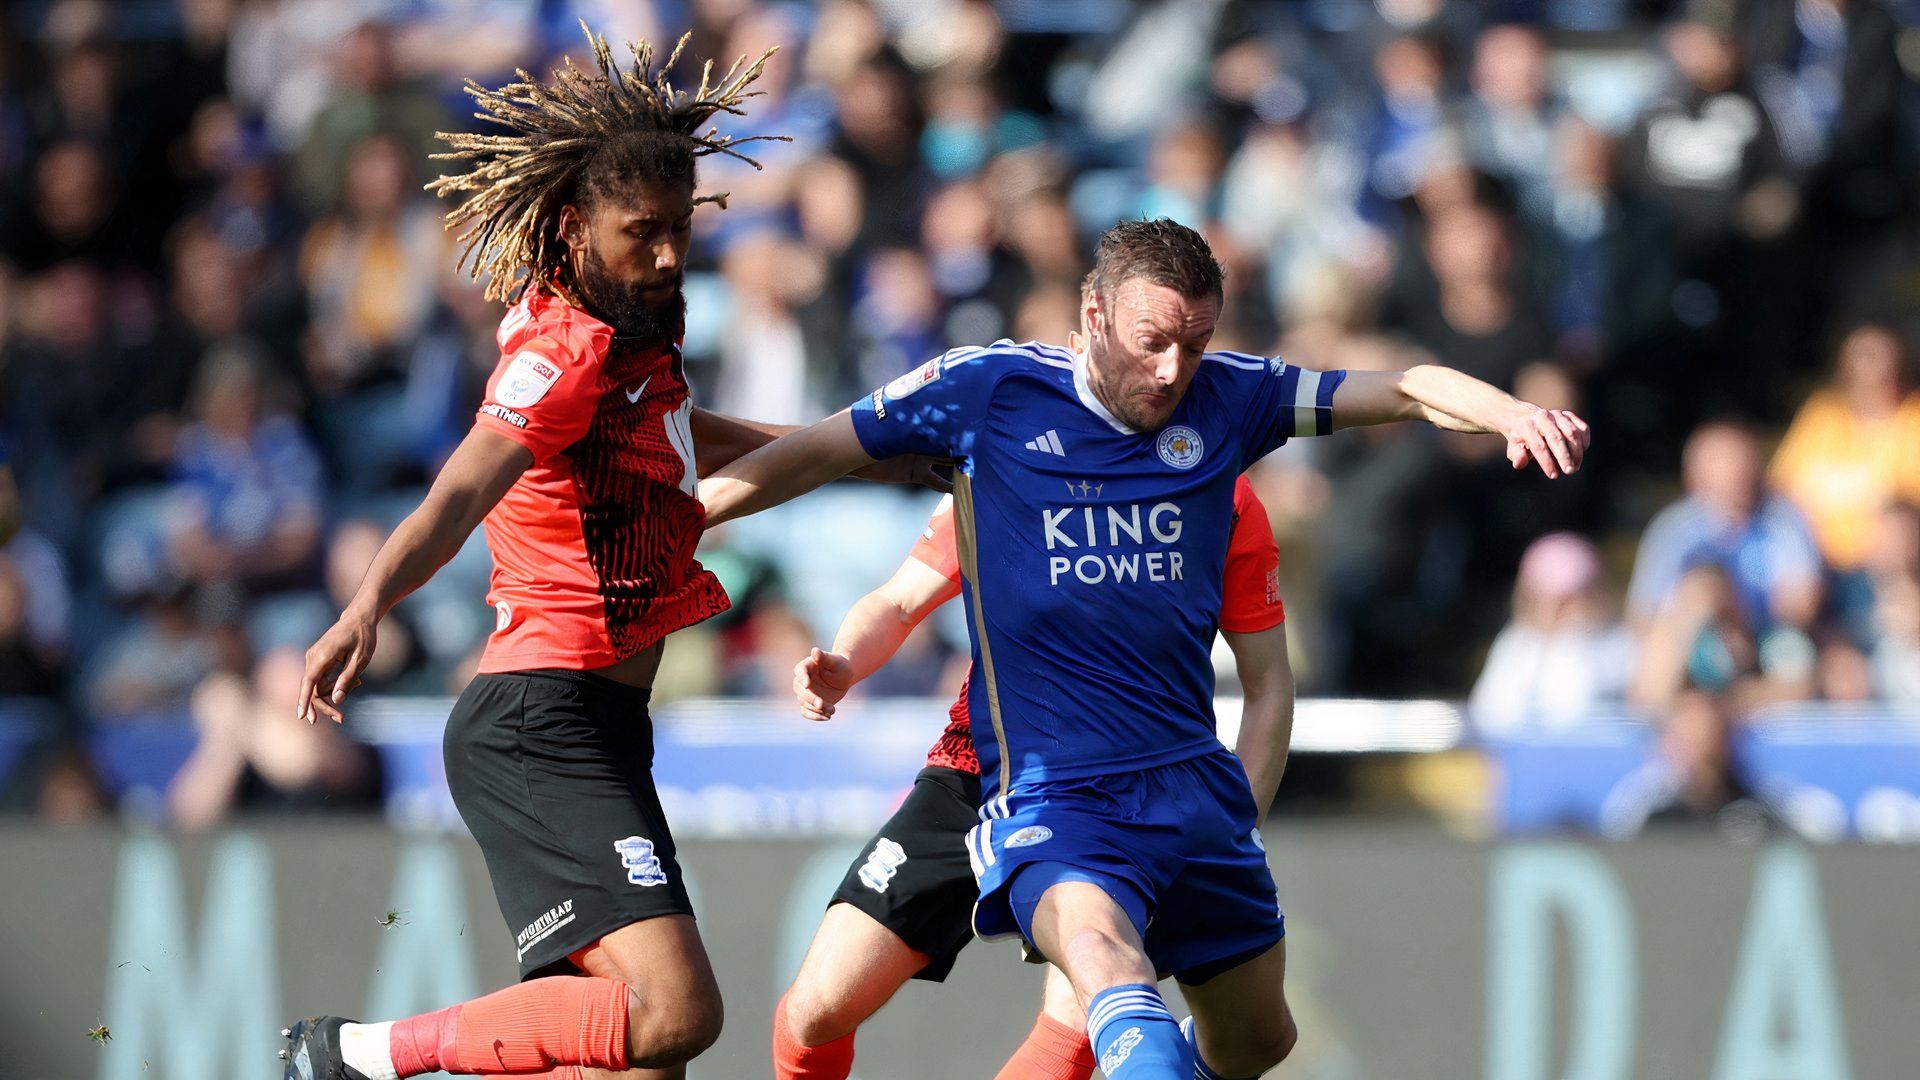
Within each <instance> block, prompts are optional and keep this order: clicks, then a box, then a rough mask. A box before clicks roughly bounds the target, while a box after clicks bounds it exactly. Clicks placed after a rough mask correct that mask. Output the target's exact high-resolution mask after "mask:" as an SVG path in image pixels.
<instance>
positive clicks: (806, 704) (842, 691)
mask: <svg viewBox="0 0 1920 1080" xmlns="http://www.w3.org/2000/svg"><path fill="white" fill-rule="evenodd" d="M852 686H853V661H851V660H848V659H847V658H846V657H844V656H841V655H840V654H839V653H830V652H827V651H826V650H825V649H818V648H816V649H814V650H813V651H812V652H810V653H808V654H807V657H806V659H804V660H802V661H800V662H799V663H797V664H795V665H793V697H794V700H796V701H798V702H799V703H800V715H801V716H804V717H806V718H807V719H809V720H829V719H832V717H833V707H834V706H835V705H838V704H840V699H841V698H843V697H846V696H847V691H848V690H849V689H850V688H851V687H852Z"/></svg>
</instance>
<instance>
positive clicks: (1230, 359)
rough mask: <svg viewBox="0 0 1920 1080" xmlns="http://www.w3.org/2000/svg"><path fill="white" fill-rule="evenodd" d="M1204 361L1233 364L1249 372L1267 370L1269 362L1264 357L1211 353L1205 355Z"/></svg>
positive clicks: (1233, 353) (1234, 353) (1232, 353)
mask: <svg viewBox="0 0 1920 1080" xmlns="http://www.w3.org/2000/svg"><path fill="white" fill-rule="evenodd" d="M1204 359H1207V360H1215V361H1218V362H1220V363H1222V364H1231V365H1233V366H1234V367H1237V368H1245V369H1246V370H1248V371H1265V370H1267V361H1266V359H1265V358H1264V357H1258V356H1248V355H1247V354H1246V353H1236V352H1210V353H1207V354H1205V356H1204Z"/></svg>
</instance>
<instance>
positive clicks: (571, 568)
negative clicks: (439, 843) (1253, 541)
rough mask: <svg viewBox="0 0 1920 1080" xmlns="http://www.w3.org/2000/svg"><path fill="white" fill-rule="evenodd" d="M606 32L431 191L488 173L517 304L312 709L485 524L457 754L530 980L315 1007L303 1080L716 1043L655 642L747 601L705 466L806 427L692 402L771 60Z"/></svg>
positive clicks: (526, 88)
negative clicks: (729, 120)
mask: <svg viewBox="0 0 1920 1080" xmlns="http://www.w3.org/2000/svg"><path fill="white" fill-rule="evenodd" d="M588 36H589V39H590V40H591V41H592V43H593V47H594V51H595V56H596V60H597V61H598V70H597V71H594V70H591V69H589V70H584V71H583V70H580V69H576V68H574V67H573V66H572V65H571V64H569V65H568V66H567V68H565V69H564V70H562V71H560V72H558V73H557V74H556V76H555V78H554V80H553V81H551V82H549V83H547V84H545V85H539V84H536V83H535V82H534V80H533V78H532V76H529V75H527V74H526V73H525V72H522V73H521V77H522V78H521V81H520V82H517V83H514V84H512V85H510V86H508V87H506V88H504V89H502V90H500V91H497V92H496V91H488V90H484V89H482V88H480V87H477V86H471V87H470V92H471V93H472V94H473V96H474V97H475V98H476V100H477V101H478V102H479V103H480V106H481V108H482V110H483V112H484V113H485V114H486V115H487V116H488V117H489V118H490V119H492V120H494V121H495V122H496V123H498V124H500V125H502V126H504V127H505V128H507V129H508V130H509V131H510V132H511V133H510V134H504V135H502V134H484V135H450V136H443V138H446V139H447V140H448V141H449V142H450V143H452V145H453V147H454V148H455V152H454V153H452V154H450V155H445V156H450V157H457V158H463V159H465V160H467V161H468V162H469V164H470V165H471V166H472V167H471V169H470V170H469V171H466V172H463V173H460V174H458V175H455V176H450V177H447V178H445V179H442V180H439V181H436V182H435V183H434V184H433V185H430V186H432V187H433V188H435V189H436V190H438V191H440V192H441V193H442V194H445V193H449V192H464V193H466V194H467V196H468V197H467V198H466V200H465V201H464V202H463V203H462V204H461V206H460V207H459V208H458V209H456V210H455V211H454V212H453V213H452V214H450V215H449V222H450V223H451V224H452V225H456V226H458V225H464V226H466V227H467V232H466V236H467V237H468V239H469V241H470V242H469V245H468V248H467V254H468V255H470V256H474V263H475V265H474V272H475V275H476V276H477V277H478V276H482V275H484V276H485V277H486V278H487V280H488V294H489V296H490V297H493V298H497V299H503V300H513V301H514V302H513V303H512V306H511V307H510V308H509V309H508V311H507V313H506V316H505V317H504V318H503V319H502V320H501V323H500V330H499V333H498V343H499V346H500V359H499V362H498V365H497V367H496V368H495V370H494V373H493V376H492V378H491V379H490V380H489V382H488V387H487V393H486V398H485V400H484V402H483V403H482V404H481V405H480V409H479V414H478V416H477V417H476V419H475V423H474V426H473V430H472V431H471V432H470V433H469V434H468V435H467V437H466V439H465V440H464V441H463V442H462V443H461V444H460V446H459V448H458V449H457V450H455V451H454V453H453V455H452V457H451V458H450V459H449V460H448V461H447V463H446V465H445V467H444V468H443V469H442V470H441V472H440V474H439V476H437V477H436V478H435V480H434V483H433V486H432V488H431V490H430V491H429V492H428V494H427V496H426V499H425V501H424V502H423V503H422V504H421V505H420V507H419V508H418V509H417V510H415V511H414V512H413V513H412V514H411V515H410V516H409V517H408V518H407V519H406V520H405V521H404V522H402V523H401V524H400V526H399V527H398V528H397V529H396V530H395V531H394V534H393V536H392V537H391V538H390V539H389V540H388V541H387V543H386V546H385V547H384V548H382V549H381V551H380V554H379V556H378V558H377V559H376V560H375V561H374V564H373V566H372V568H371V569H370V570H369V571H368V573H367V576H366V579H365V581H364V582H362V584H361V586H360V589H359V591H358V593H357V594H356V595H355V596H354V598H353V600H352V602H351V603H350V604H349V605H348V607H347V610H346V611H345V612H344V613H343V614H342V615H341V617H340V620H339V621H338V622H337V623H336V624H335V625H334V626H333V627H332V628H331V629H329V630H328V631H327V633H326V634H325V636H323V637H322V638H321V639H320V641H319V642H318V643H316V644H315V645H314V646H313V647H312V648H311V649H310V650H308V653H307V666H306V680H305V684H304V685H303V687H302V689H301V697H300V705H299V710H300V714H301V715H302V716H304V717H306V718H307V719H309V720H311V719H313V718H314V717H315V716H322V717H326V718H328V719H331V720H336V721H337V720H339V719H340V707H341V703H342V702H343V701H344V700H345V698H346V695H347V694H348V693H349V692H350V691H351V690H352V689H353V687H354V685H355V684H356V683H357V681H358V679H359V675H360V672H361V670H362V669H363V668H364V667H365V665H366V662H367V659H368V657H369V656H370V655H371V654H372V652H373V648H374V640H375V628H376V627H377V626H378V624H379V621H380V619H381V617H382V616H383V615H385V614H386V613H387V611H388V610H390V609H391V608H392V607H393V605H394V604H395V603H397V602H398V601H399V600H400V599H401V598H402V597H404V596H406V595H407V594H408V593H410V592H412V591H413V590H414V589H416V588H418V587H419V586H420V585H421V584H422V583H423V582H425V581H426V580H427V579H428V578H429V577H431V576H432V575H433V574H434V572H435V571H437V570H438V569H439V568H440V567H441V566H442V565H443V564H445V562H446V561H447V560H448V559H449V558H451V557H452V555H453V554H454V552H456V551H457V550H458V549H459V548H460V546H461V544H462V543H463V542H464V541H465V540H466V538H467V536H468V535H469V534H470V533H471V532H472V530H473V528H474V526H475V525H478V524H480V523H481V522H482V521H483V520H484V522H485V526H486V535H487V542H488V546H489V547H490V548H491V549H492V552H493V575H492V581H491V587H490V589H489V591H488V596H487V599H488V602H489V603H490V604H492V606H493V609H494V613H495V617H496V618H495V626H496V628H495V630H494V632H493V635H492V636H491V637H490V638H489V639H488V641H487V646H486V651H485V653H484V655H483V656H482V658H481V661H480V665H479V674H478V675H477V676H476V677H475V679H474V680H473V682H472V683H471V684H470V685H469V686H468V687H467V689H466V691H465V692H464V693H463V694H462V695H461V696H460V699H459V702H458V704H456V705H455V706H454V710H453V714H452V716H451V717H450V718H449V719H448V721H447V730H446V740H445V753H446V774H447V782H448V785H449V787H450V788H451V789H452V793H453V797H454V802H455V804H456V805H457V806H458V807H459V810H460V815H461V817H462V818H463V819H464V820H465V822H466V824H467V827H468V829H469V830H470V831H471V832H472V833H473V837H474V839H475V840H476V841H478V843H479V845H480V849H481V851H482V852H483V854H484V855H485V856H486V861H487V869H488V871H489V873H490V875H491V877H492V879H493V886H494V893H495V895H496V897H497V899H498V900H499V903H500V908H501V911H502V913H503V914H504V915H505V916H506V920H507V924H508V927H509V929H510V930H511V931H512V932H513V933H514V935H515V948H516V950H517V952H518V956H519V961H520V971H521V977H522V979H523V980H524V981H522V982H521V983H520V984H519V985H517V986H513V987H509V988H507V989H505V990H501V991H498V992H496V993H494V994H491V995H489V996H487V997H483V998H480V999H477V1000H475V1001H470V1002H466V1003H464V1004H462V1005H455V1006H453V1007H451V1008H448V1009H443V1010H440V1011H439V1012H434V1013H429V1014H426V1015H424V1016H417V1017H412V1018H409V1019H404V1020H400V1021H398V1022H392V1021H389V1022H385V1023H371V1024H360V1023H354V1022H349V1021H346V1020H343V1019H342V1018H340V1017H313V1018H309V1019H306V1020H302V1021H300V1022H299V1023H298V1024H296V1025H294V1027H292V1028H290V1029H288V1030H287V1031H286V1032H284V1034H285V1035H286V1036H287V1038H288V1041H289V1042H288V1046H287V1048H286V1049H285V1050H283V1051H282V1052H281V1056H282V1057H283V1058H285V1059H286V1062H287V1065H286V1070H285V1074H286V1077H287V1078H288V1080H396V1078H397V1077H405V1076H414V1075H418V1074H420V1073H429V1072H436V1071H444V1072H450V1073H468V1074H512V1075H519V1076H526V1075H540V1076H547V1077H552V1078H556V1080H575V1078H579V1077H582V1076H584V1075H588V1073H587V1072H583V1070H588V1072H590V1073H591V1074H593V1075H600V1074H602V1073H608V1072H610V1073H627V1072H632V1074H633V1075H638V1076H661V1077H678V1076H682V1075H684V1064H685V1062H687V1061H688V1060H690V1059H691V1058H693V1057H694V1056H696V1055H698V1054H699V1053H700V1052H701V1051H703V1050H705V1049H706V1048H707V1047H708V1046H710V1045H711V1044H712V1043H713V1041H714V1040H715V1039H716V1038H717V1037H718V1036H719V1032H720V1019H721V1006H720V992H719V988H718V987H717V986H716V985H715V982H714V977H713V971H712V968H711V967H710V965H709V963H708V960H707V955H706V951H705V949H704V947H703V946H702V944H701V941H700V935H699V933H698V932H697V930H696V929H695V927H694V920H693V908H692V905H691V903H690V902H689V900H688V896H687V889H686V885H685V882H684V881H683V880H682V878H681V875H680V871H679V866H678V864H677V862H676V861H675V853H674V843H673V837H672V835H671V833H670V832H669V831H668V829H667V822H666V818H665V816H664V815H663V813H662V811H661V807H660V800H659V797H658V795H657V793H656V792H655V788H654V782H653V776H652V760H653V735H652V727H651V724H650V722H649V719H648V714H647V704H648V697H649V693H650V690H649V688H650V687H651V685H652V681H653V676H654V672H655V669H656V668H657V667H658V665H659V662H660V643H661V640H662V639H663V638H665V637H666V636H667V635H668V634H670V633H672V632H673V631H674V630H677V629H679V628H681V627H684V626H688V625H691V624H693V623H696V622H699V621H700V620H702V619H705V618H707V617H709V616H712V615H714V614H716V613H718V612H721V611H724V610H726V608H727V596H726V593H725V592H724V591H723V590H722V589H721V587H720V583H719V582H718V581H717V580H716V579H715V578H714V576H713V575H712V574H711V573H709V572H708V571H707V570H705V569H704V568H703V567H702V566H701V565H700V563H699V562H698V561H697V560H696V559H695V558H694V548H695V546H696V545H697V544H698V543H699V541H700V535H701V531H702V529H703V526H704V515H703V511H702V509H701V506H700V503H699V501H698V500H697V499H696V498H695V484H696V482H697V480H698V477H699V476H700V475H702V474H704V473H706V472H708V471H711V470H712V469H715V468H718V467H720V466H721V465H724V464H725V463H727V462H729V461H731V460H733V459H734V458H735V457H738V456H739V455H740V454H742V453H745V452H746V451H748V450H751V449H753V448H755V447H757V446H759V445H761V444H762V443H764V442H766V441H767V440H768V439H770V438H772V437H773V436H774V435H777V434H779V433H780V432H781V431H782V430H784V429H780V428H774V427H769V426H764V425H755V424H750V423H747V422H744V421H738V420H733V419H730V418H727V417H722V416H716V415H714V414H711V413H708V412H705V411H703V410H701V409H697V408H695V407H694V405H693V401H692V398H691V396H690V393H689V388H688V385H687V377H686V370H685V366H684V363H683V361H682V357H681V354H680V347H679V340H680V337H681V334H682V323H683V317H684V314H685V301H684V297H683V294H682V288H681V280H682V268H683V265H684V262H685V259H686V254H687V248H688V244H689V242H690V241H691V238H692V220H693V211H694V207H695V206H696V205H697V204H698V203H701V202H705V201H709V199H711V198H716V197H711V196H710V197H708V198H696V197H695V195H694V180H695V162H696V160H697V158H698V157H699V156H700V155H703V154H707V153H714V152H719V153H728V154H734V155H735V156H741V155H739V154H738V152H737V151H736V150H735V149H734V147H735V146H736V145H737V144H738V142H741V141H745V140H735V139H730V138H728V137H725V136H718V135H714V134H711V133H709V134H707V135H705V136H702V135H700V134H699V132H700V130H701V129H702V127H703V126H704V125H705V124H706V122H707V120H708V119H709V118H710V117H711V116H712V115H713V114H714V113H715V112H719V111H727V112H731V113H738V112H739V111H740V108H739V106H740V102H741V101H742V99H743V98H744V97H746V96H749V95H748V94H747V92H746V88H747V87H748V85H749V84H751V83H752V81H753V80H754V78H755V77H756V76H758V74H759V72H760V68H761V64H763V63H764V62H765V57H762V58H761V61H760V63H756V64H753V65H748V66H744V67H743V65H742V64H736V65H735V67H734V70H732V71H730V72H728V74H727V75H726V77H725V78H723V79H721V80H720V81H719V83H718V84H717V85H710V84H708V83H707V82H705V81H704V80H703V82H702V85H701V87H700V89H699V90H698V91H697V92H695V93H693V94H686V93H684V92H680V91H676V90H675V89H674V88H673V87H672V86H670V85H669V84H668V82H667V78H666V74H665V73H666V71H667V70H668V69H670V68H671V67H672V66H673V59H672V58H670V59H669V60H668V61H667V63H666V64H664V65H662V66H661V68H660V69H659V71H660V73H659V74H657V75H656V74H655V73H654V72H653V70H652V67H651V59H652V57H651V51H650V50H649V49H648V47H647V46H646V45H645V43H642V44H640V45H639V46H638V47H637V48H636V52H635V57H636V60H637V68H636V70H635V71H633V72H622V71H620V70H619V69H618V68H617V67H616V66H615V65H614V63H613V59H612V56H611V53H610V52H609V50H608V48H607V45H606V41H605V39H603V38H600V37H598V36H597V35H593V34H592V33H591V32H589V35H588ZM684 44H685V39H682V45H684ZM677 56H678V52H677V51H676V53H675V58H677ZM709 73H710V72H709ZM897 471H899V470H898V469H893V470H889V472H897ZM316 947H317V944H316Z"/></svg>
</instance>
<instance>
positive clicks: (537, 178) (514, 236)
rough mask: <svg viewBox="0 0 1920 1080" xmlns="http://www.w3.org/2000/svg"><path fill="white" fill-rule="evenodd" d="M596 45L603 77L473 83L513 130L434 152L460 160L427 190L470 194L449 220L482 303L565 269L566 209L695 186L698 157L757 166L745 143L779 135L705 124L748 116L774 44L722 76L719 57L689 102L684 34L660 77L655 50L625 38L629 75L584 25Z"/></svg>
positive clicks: (490, 110) (567, 73) (448, 136)
mask: <svg viewBox="0 0 1920 1080" xmlns="http://www.w3.org/2000/svg"><path fill="white" fill-rule="evenodd" d="M580 29H581V30H583V31H585V32H586V35H587V41H588V42H589V43H590V44H591V45H592V46H593V57H594V63H595V66H596V67H597V68H598V70H597V71H582V70H581V69H579V68H577V67H575V66H574V64H573V60H572V59H571V58H568V60H567V62H566V66H565V67H564V68H561V69H559V70H557V71H555V72H554V73H553V80H552V81H551V82H547V83H541V82H540V81H539V80H537V79H535V78H534V77H533V76H532V75H531V74H529V73H528V72H527V71H526V70H525V69H524V68H522V69H516V71H515V74H517V75H518V76H519V77H520V78H519V81H518V82H513V83H509V84H507V85H506V86H504V87H502V88H500V89H499V90H489V89H487V88H486V87H484V86H481V85H480V84H479V83H476V82H474V81H473V80H472V79H468V80H467V93H468V94H470V95H472V96H473V99H474V101H475V102H477V103H478V105H479V108H480V111H478V112H476V113H474V116H475V117H477V118H479V119H481V120H490V121H492V122H493V123H495V124H498V125H500V126H502V127H504V128H507V129H508V130H509V131H510V132H512V134H507V135H497V134H469V133H462V132H445V131H443V132H439V133H438V138H440V139H442V140H443V141H445V142H446V143H448V144H449V145H450V146H452V147H453V149H452V150H449V151H446V152H444V153H439V154H435V155H433V157H434V158H435V159H436V160H452V161H465V162H470V163H471V164H472V166H473V167H472V168H471V169H469V170H467V171H466V172H463V173H459V174H457V175H453V176H443V177H441V178H440V179H438V180H435V181H433V182H432V183H430V184H428V185H427V190H429V191H431V192H433V193H434V194H436V195H443V196H444V195H448V194H451V193H454V192H465V193H468V195H467V198H466V199H465V201H463V202H462V203H461V204H460V205H459V206H458V207H456V208H454V209H453V210H452V211H450V212H448V214H447V228H448V229H459V230H460V234H459V240H460V241H461V242H462V243H463V244H464V246H463V247H462V248H461V251H460V262H459V266H460V268H461V269H465V270H467V271H468V272H469V273H470V274H471V275H472V276H473V278H474V279H475V280H480V279H481V278H483V277H484V278H485V279H486V285H487V290H486V294H487V298H488V299H491V300H510V299H512V298H513V296H514V294H515V293H516V292H517V291H518V290H519V288H520V287H521V285H522V284H525V283H528V282H540V283H548V282H552V281H553V279H554V277H555V274H556V272H561V271H564V270H565V269H566V244H565V242H564V241H562V240H561V238H560V208H561V207H562V206H563V205H565V204H566V203H568V202H571V201H574V200H576V199H580V198H583V197H588V198H590V197H596V196H599V195H602V194H605V193H606V192H607V191H609V190H612V188H613V186H614V185H615V184H616V183H618V182H620V181H623V180H636V179H646V180H680V179H684V180H685V181H686V182H687V183H689V184H691V183H692V182H693V172H694V159H695V158H697V157H701V156H704V155H707V154H725V155H727V156H728V157H733V158H738V159H740V160H741V161H744V162H746V163H747V164H749V165H751V166H753V167H754V168H755V169H758V168H760V163H759V162H758V161H755V160H754V159H753V158H750V157H748V156H747V155H745V154H743V153H741V152H740V151H739V150H738V149H736V147H738V146H740V145H741V144H742V143H749V142H758V141H764V140H776V141H779V142H790V141H791V140H790V139H789V138H788V137H787V136H784V135H751V136H745V137H737V136H731V135H722V134H720V131H719V129H718V128H708V129H707V132H706V134H704V135H702V134H700V133H699V131H700V128H701V127H702V126H703V125H705V124H706V122H707V121H708V120H709V119H711V118H712V117H713V115H714V114H715V113H730V114H732V115H734V116H744V115H746V111H745V110H744V109H743V108H742V107H741V106H742V103H743V102H745V101H746V100H747V99H748V98H752V97H758V96H759V95H760V93H761V92H760V91H751V92H750V91H748V89H747V87H749V86H750V85H752V84H753V81H754V80H755V79H758V78H759V77H760V74H761V72H762V71H763V70H765V68H766V65H767V60H768V58H770V57H772V56H773V54H774V52H775V51H777V46H776V47H775V48H772V49H768V50H767V51H766V52H765V53H762V54H761V56H760V59H758V60H756V61H754V62H753V63H752V64H747V58H746V57H745V56H741V57H740V58H739V59H737V60H735V61H734V62H733V66H732V67H730V68H728V69H727V72H726V74H725V75H723V76H721V77H720V78H719V79H718V80H715V79H714V77H713V61H711V60H709V61H707V62H706V64H705V65H704V66H703V67H702V68H701V71H700V87H699V89H697V90H695V91H694V92H693V93H691V94H689V93H687V92H686V91H684V90H676V89H675V88H674V86H673V84H672V83H671V82H670V81H668V74H669V73H670V72H671V71H672V70H673V67H674V65H675V64H677V63H678V62H679V60H680V53H681V51H682V50H683V49H685V48H686V46H687V41H688V39H690V38H691V37H692V36H693V35H692V34H685V35H683V36H682V37H681V38H680V41H679V43H678V44H676V45H675V46H674V47H673V52H672V54H671V55H669V56H668V57H667V61H666V63H664V64H662V65H661V66H660V68H659V70H658V71H657V72H656V71H655V70H654V68H653V59H654V51H653V46H652V45H651V44H649V43H647V42H646V41H638V42H629V43H628V45H627V48H628V49H629V50H630V51H631V52H632V53H633V60H634V65H633V67H632V69H631V70H627V71H622V70H620V68H619V67H618V66H616V65H615V64H614V61H613V51H612V50H611V49H609V48H608V47H607V39H606V38H605V37H603V36H601V35H599V34H596V33H594V32H593V31H592V30H591V29H589V28H588V26H587V24H586V22H585V21H584V20H583V21H582V22H581V23H580ZM694 202H695V203H696V204H698V203H704V202H711V203H718V204H719V205H720V206H721V207H722V208H725V206H726V205H727V197H726V194H725V193H720V194H715V195H705V196H702V197H700V198H697V199H695V200H694Z"/></svg>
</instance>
